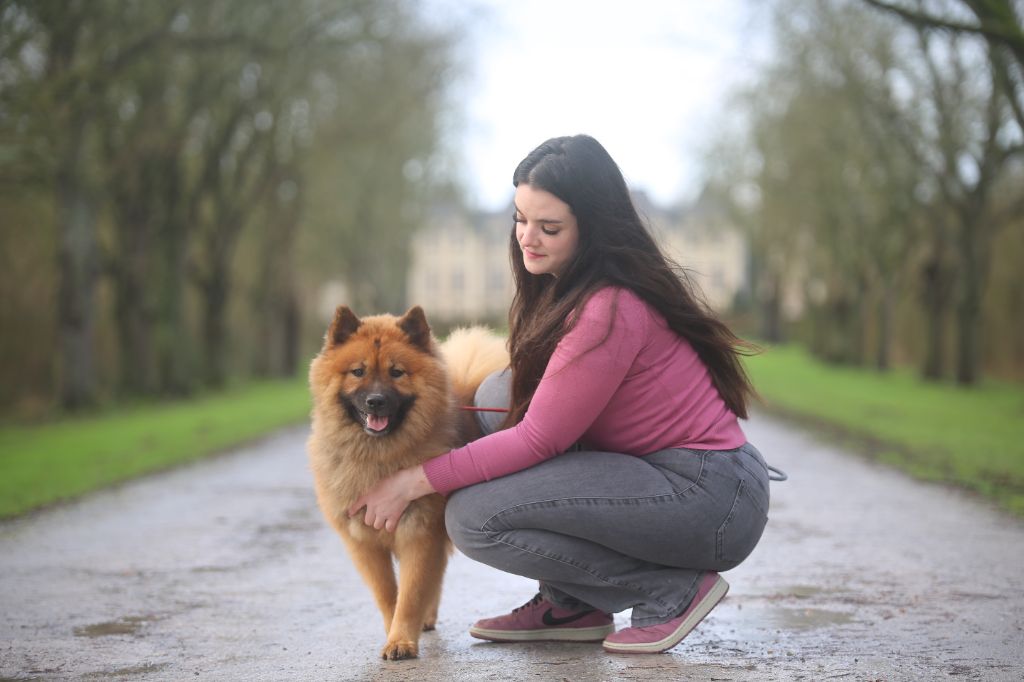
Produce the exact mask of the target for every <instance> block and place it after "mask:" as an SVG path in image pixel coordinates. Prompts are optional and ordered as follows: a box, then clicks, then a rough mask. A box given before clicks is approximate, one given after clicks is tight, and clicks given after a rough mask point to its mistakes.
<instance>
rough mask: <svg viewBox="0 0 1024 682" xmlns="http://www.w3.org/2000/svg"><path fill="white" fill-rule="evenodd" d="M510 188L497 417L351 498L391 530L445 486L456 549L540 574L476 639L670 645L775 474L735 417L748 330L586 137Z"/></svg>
mask: <svg viewBox="0 0 1024 682" xmlns="http://www.w3.org/2000/svg"><path fill="white" fill-rule="evenodd" d="M513 184H514V185H515V187H516V192H515V217H514V220H515V226H514V230H513V232H512V239H511V243H510V250H511V260H512V267H513V273H514V278H515V286H516V293H515V298H514V301H513V303H512V308H511V310H510V312H509V323H510V335H509V350H510V353H511V372H510V373H509V372H505V373H503V374H501V375H499V376H492V377H490V378H489V379H488V381H486V382H485V383H484V385H483V386H481V388H480V391H479V392H478V394H477V402H478V404H479V403H482V402H483V403H493V402H495V401H496V402H498V403H499V404H500V403H504V404H505V405H510V410H509V413H508V417H507V418H506V419H505V423H504V426H505V427H506V428H504V429H503V430H495V427H496V426H498V425H497V424H487V423H486V420H481V421H482V425H483V426H485V433H488V435H485V436H484V437H483V438H481V439H479V440H477V441H475V442H473V443H470V444H469V445H467V446H465V447H462V448H458V449H455V450H452V451H451V452H449V453H447V454H445V455H442V456H440V457H436V458H434V459H432V460H429V461H428V462H426V463H425V464H424V465H422V466H417V467H413V468H410V469H406V470H403V471H401V472H399V473H398V474H396V475H394V476H393V477H391V478H389V479H387V480H385V481H383V482H382V483H381V484H379V485H378V486H377V487H375V488H374V489H373V490H371V491H369V492H368V493H367V494H366V495H364V496H363V497H362V498H361V499H360V500H359V501H358V502H356V504H355V505H354V506H353V508H352V509H351V510H350V512H351V513H355V512H356V511H358V510H359V509H360V508H362V507H363V506H365V507H366V515H365V519H366V523H368V524H370V525H373V526H374V527H376V528H382V527H386V528H388V529H393V528H394V526H395V524H396V523H397V520H398V518H399V517H400V516H401V514H402V512H403V511H404V509H405V506H406V505H407V504H408V503H409V501H411V500H413V499H416V498H418V497H420V496H421V495H425V494H428V493H431V492H435V491H436V492H440V493H442V494H444V495H448V496H450V498H449V501H448V506H447V515H446V521H447V525H448V532H449V534H450V535H451V538H452V540H453V541H454V543H455V545H456V546H457V547H458V548H459V549H460V550H462V552H463V553H465V554H466V555H468V556H470V557H472V558H474V559H476V560H478V561H481V562H483V563H486V564H488V565H491V566H494V567H496V568H499V569H501V570H504V571H508V572H510V573H515V574H518V575H522V576H527V577H531V578H536V579H538V580H539V581H540V593H539V594H538V595H537V596H535V597H534V598H533V599H532V600H531V601H529V602H528V603H527V604H525V605H524V606H522V607H519V608H518V609H515V610H514V611H513V612H512V613H510V614H507V615H504V616H499V617H497V618H489V619H485V620H482V621H479V622H478V623H476V624H475V625H474V626H473V627H472V628H471V629H470V633H471V634H472V635H473V636H475V637H478V638H481V639H488V640H494V641H537V640H572V641H589V640H594V641H598V640H600V641H603V645H604V648H605V649H606V650H608V651H613V652H623V653H652V652H659V651H665V650H667V649H670V648H671V647H673V646H675V645H676V644H678V643H679V642H680V641H681V640H682V639H683V638H684V637H685V636H686V635H687V634H688V633H689V632H690V631H691V630H692V629H693V628H694V627H695V626H696V625H697V623H699V622H700V621H701V620H702V619H703V618H704V616H706V615H707V614H708V612H710V611H711V609H712V608H714V606H715V605H716V604H717V603H718V602H719V601H720V600H721V599H722V597H723V596H725V593H726V591H727V590H728V585H727V584H726V582H725V580H723V579H722V578H721V576H719V572H720V571H725V570H728V569H730V568H733V567H734V566H736V565H737V564H739V563H740V562H741V561H742V560H743V559H745V558H746V557H747V555H748V554H749V553H750V552H751V550H753V548H754V546H755V545H756V544H757V542H758V540H759V539H760V537H761V532H762V530H763V529H764V525H765V522H766V521H767V510H768V480H769V479H768V470H767V467H766V465H765V463H764V460H763V459H762V458H761V455H760V454H759V453H758V451H757V450H756V449H755V448H754V447H753V446H752V445H750V444H749V443H747V442H746V438H745V436H744V434H743V431H742V430H741V428H740V426H739V423H738V421H737V417H741V418H746V416H747V409H746V402H747V398H748V397H749V396H750V395H751V393H752V389H751V386H750V383H749V380H748V378H747V376H746V374H745V372H744V370H743V367H742V365H741V363H740V355H741V354H742V352H743V351H744V349H745V346H744V344H743V343H742V342H741V341H740V340H739V339H737V337H735V336H734V335H733V334H732V333H731V332H730V331H729V329H728V328H727V327H726V326H725V325H724V324H723V323H721V322H719V321H718V320H717V319H715V318H714V316H713V315H712V314H711V313H709V312H708V310H707V308H706V306H705V305H703V303H702V302H700V300H699V299H698V298H697V297H696V296H695V295H694V293H693V292H692V291H691V290H690V288H689V286H688V284H687V282H686V280H685V278H683V277H681V276H680V274H681V272H680V271H679V269H678V268H677V267H675V266H674V265H673V264H672V263H671V262H670V261H668V260H667V259H666V258H665V256H664V255H663V254H662V253H661V251H660V250H659V248H658V246H657V245H656V244H655V242H654V240H653V239H652V238H651V236H650V234H649V233H648V231H647V229H646V228H645V226H644V224H643V222H642V221H641V219H640V218H639V216H638V214H637V211H636V209H635V208H634V206H633V203H632V201H631V199H630V196H629V191H628V189H627V187H626V183H625V181H624V179H623V177H622V174H621V172H620V171H619V169H618V166H617V165H616V164H615V162H614V161H613V160H612V158H611V156H609V155H608V153H607V152H606V151H605V149H604V148H603V147H602V146H601V145H600V144H599V143H598V142H597V141H596V140H594V139H593V138H591V137H587V136H584V135H578V136H574V137H560V138H554V139H551V140H548V141H547V142H545V143H544V144H542V145H541V146H539V147H538V148H537V149H535V150H534V151H533V152H531V153H530V154H529V155H528V156H527V157H526V158H525V159H524V160H523V161H522V162H521V163H520V164H519V166H518V168H516V171H515V174H514V175H513ZM496 398H497V399H496ZM509 399H510V400H511V402H510V403H509V402H508V401H509ZM629 608H632V627H629V628H625V629H623V630H620V631H619V632H615V628H614V626H613V620H612V615H611V614H613V613H616V612H619V611H624V610H625V609H629Z"/></svg>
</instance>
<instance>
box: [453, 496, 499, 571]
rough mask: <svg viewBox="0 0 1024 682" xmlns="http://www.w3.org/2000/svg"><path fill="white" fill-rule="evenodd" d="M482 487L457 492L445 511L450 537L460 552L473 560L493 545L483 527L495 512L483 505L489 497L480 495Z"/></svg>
mask: <svg viewBox="0 0 1024 682" xmlns="http://www.w3.org/2000/svg"><path fill="white" fill-rule="evenodd" d="M480 487H481V486H479V485H476V486H470V487H468V488H462V489H461V490H456V491H455V492H454V493H452V494H451V495H450V496H449V497H448V503H447V505H446V506H445V510H444V522H445V527H446V528H447V529H448V537H450V538H451V540H452V542H453V543H454V544H455V546H456V547H458V548H459V551H460V552H462V553H463V554H465V555H467V556H469V557H473V558H475V555H476V554H477V553H478V552H479V551H481V550H483V549H485V548H486V547H487V546H488V545H490V544H491V542H490V541H489V538H488V534H487V532H486V531H484V529H483V526H484V524H485V523H487V519H488V518H490V517H491V515H492V514H493V511H491V510H489V509H486V508H485V507H484V505H482V504H481V503H482V502H484V501H486V497H487V496H486V495H481V494H480V491H479V490H478V488H480Z"/></svg>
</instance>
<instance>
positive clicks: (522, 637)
mask: <svg viewBox="0 0 1024 682" xmlns="http://www.w3.org/2000/svg"><path fill="white" fill-rule="evenodd" d="M613 632H615V626H614V625H612V624H609V625H599V626H594V627H590V628H544V629H541V630H489V629H487V628H478V627H471V628H470V629H469V634H471V635H472V636H474V637H476V638H477V639H486V640H488V641H491V642H600V641H602V640H603V639H604V638H605V637H607V636H608V635H610V634H612V633H613Z"/></svg>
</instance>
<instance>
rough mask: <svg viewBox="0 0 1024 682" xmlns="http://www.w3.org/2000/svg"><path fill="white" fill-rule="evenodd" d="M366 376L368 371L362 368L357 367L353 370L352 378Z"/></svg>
mask: <svg viewBox="0 0 1024 682" xmlns="http://www.w3.org/2000/svg"><path fill="white" fill-rule="evenodd" d="M364 374H366V370H365V369H363V368H362V367H356V368H355V369H354V370H352V376H354V377H361V376H363V375H364Z"/></svg>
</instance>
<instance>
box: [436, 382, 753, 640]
mask: <svg viewBox="0 0 1024 682" xmlns="http://www.w3.org/2000/svg"><path fill="white" fill-rule="evenodd" d="M477 404H478V405H479V406H486V407H493V406H501V405H505V406H507V405H508V375H507V374H502V375H492V377H490V378H489V379H488V380H487V381H486V382H484V384H483V385H482V386H481V388H480V391H478V393H477ZM478 414H481V415H488V416H484V417H482V418H481V420H480V421H481V426H482V427H484V429H485V432H488V431H493V430H494V429H495V428H497V426H498V424H500V422H501V416H500V415H498V416H497V417H494V416H492V415H491V414H490V413H478ZM767 512H768V470H767V467H766V466H765V462H764V459H762V457H761V454H760V453H759V452H758V451H757V449H756V448H755V447H754V446H753V445H751V444H749V443H747V444H745V445H744V446H743V447H740V448H737V449H735V450H722V451H719V450H688V449H683V448H675V449H670V450H662V451H659V452H655V453H651V454H649V455H646V456H644V457H635V456H632V455H624V454H619V453H611V452H592V451H570V452H566V453H563V454H561V455H558V456H557V457H554V458H552V459H550V460H547V461H545V462H542V463H541V464H538V465H536V466H533V467H530V468H529V469H525V470H523V471H519V472H516V473H514V474H510V475H508V476H505V477H502V478H498V479H495V480H492V481H486V482H483V483H478V484H476V485H472V486H469V487H467V488H463V489H461V490H458V491H456V492H455V493H453V494H452V495H451V496H450V498H449V500H448V506H447V511H446V521H447V526H448V533H449V535H450V536H451V538H452V541H453V542H454V543H455V545H456V546H457V547H458V548H459V549H460V550H461V551H462V552H463V553H464V554H466V555H467V556H469V557H471V558H473V559H475V560H477V561H480V562H482V563H484V564H487V565H489V566H493V567H495V568H498V569H500V570H503V571H507V572H509V573H514V574H516V575H521V576H526V577H528V578H535V579H537V580H539V581H540V584H541V593H542V594H543V595H544V596H545V597H546V598H547V599H549V600H550V601H551V602H553V603H555V604H557V605H560V606H562V607H565V608H583V607H587V606H589V607H593V608H597V609H600V610H602V611H607V612H609V613H617V612H619V611H624V610H626V609H629V608H632V609H633V615H632V622H633V625H634V626H645V625H654V624H657V623H663V622H666V621H668V620H671V619H672V618H674V617H675V616H677V615H679V614H680V613H681V612H682V611H683V610H684V609H685V608H686V607H687V606H688V605H689V603H690V601H691V600H692V599H693V596H694V595H695V594H696V591H697V582H698V579H699V578H700V576H701V575H702V574H703V573H704V572H706V571H726V570H728V569H730V568H733V567H735V566H736V565H738V564H739V563H740V562H741V561H743V560H744V559H745V558H746V557H747V555H749V554H750V552H751V551H752V550H753V549H754V546H755V545H756V544H757V542H758V540H759V539H760V538H761V533H762V531H763V530H764V526H765V523H766V522H767V520H768V516H767Z"/></svg>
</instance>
